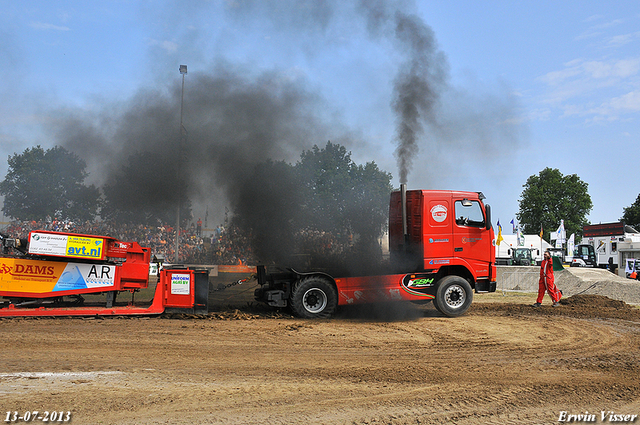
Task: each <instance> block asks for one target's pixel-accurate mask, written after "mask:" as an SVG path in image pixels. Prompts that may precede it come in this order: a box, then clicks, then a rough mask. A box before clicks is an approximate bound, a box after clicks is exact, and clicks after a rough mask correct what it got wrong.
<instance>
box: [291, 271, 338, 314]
mask: <svg viewBox="0 0 640 425" xmlns="http://www.w3.org/2000/svg"><path fill="white" fill-rule="evenodd" d="M337 307H338V294H337V293H336V289H335V288H334V286H333V285H332V284H331V283H330V282H328V281H327V280H326V279H323V278H321V277H319V276H310V277H305V278H303V279H302V280H300V281H299V282H298V284H297V285H296V287H295V289H294V290H293V292H292V293H291V309H292V310H293V312H294V313H295V314H296V316H299V317H303V318H305V319H316V318H326V317H330V316H331V315H332V314H333V313H335V311H336V309H337Z"/></svg>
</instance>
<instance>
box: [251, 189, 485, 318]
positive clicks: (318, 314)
mask: <svg viewBox="0 0 640 425" xmlns="http://www.w3.org/2000/svg"><path fill="white" fill-rule="evenodd" d="M483 200H484V195H483V194H482V193H481V192H459V191H446V190H406V187H405V186H404V185H402V186H401V190H400V191H396V192H393V193H392V194H391V200H390V205H389V251H390V261H389V265H388V266H387V267H386V269H385V271H384V272H383V273H379V271H378V268H375V267H372V270H373V269H374V268H375V269H376V271H375V272H372V274H371V275H358V276H333V275H332V274H330V273H326V272H319V271H309V272H300V271H296V270H294V269H293V268H288V269H284V270H283V269H267V267H265V266H258V268H257V278H258V284H259V285H260V288H258V289H256V291H255V298H256V300H258V301H262V302H265V303H267V304H268V305H271V306H273V307H290V308H291V309H292V310H293V312H294V313H295V314H296V315H298V316H300V317H304V318H325V317H330V316H331V315H332V314H333V313H334V312H335V311H336V309H337V308H338V306H342V305H350V304H359V303H372V302H384V301H393V300H408V301H416V302H425V301H433V303H434V305H435V307H436V308H437V309H438V310H439V311H440V312H441V313H442V314H443V315H445V316H449V317H454V316H459V315H461V314H464V313H465V312H466V311H467V309H468V308H469V306H470V305H471V301H472V299H473V291H474V290H475V292H495V290H496V265H495V247H494V243H495V240H494V232H493V228H492V226H491V213H490V207H489V205H485V204H484V202H483Z"/></svg>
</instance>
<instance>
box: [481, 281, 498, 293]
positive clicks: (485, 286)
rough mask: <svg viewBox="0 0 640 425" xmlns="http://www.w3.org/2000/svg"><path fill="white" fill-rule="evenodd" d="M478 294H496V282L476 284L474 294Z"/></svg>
mask: <svg viewBox="0 0 640 425" xmlns="http://www.w3.org/2000/svg"><path fill="white" fill-rule="evenodd" d="M479 292H496V282H490V281H488V280H480V281H478V282H476V293H479Z"/></svg>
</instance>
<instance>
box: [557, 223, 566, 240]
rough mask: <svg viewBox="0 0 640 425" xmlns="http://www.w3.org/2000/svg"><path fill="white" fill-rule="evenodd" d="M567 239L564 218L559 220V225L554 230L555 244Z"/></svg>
mask: <svg viewBox="0 0 640 425" xmlns="http://www.w3.org/2000/svg"><path fill="white" fill-rule="evenodd" d="M566 241H567V233H566V232H565V231H564V220H560V227H558V230H556V245H557V244H563V243H565V242H566Z"/></svg>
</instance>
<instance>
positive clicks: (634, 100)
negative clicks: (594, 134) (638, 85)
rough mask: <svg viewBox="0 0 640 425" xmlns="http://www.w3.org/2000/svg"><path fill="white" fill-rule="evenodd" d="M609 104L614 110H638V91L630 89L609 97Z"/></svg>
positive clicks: (639, 94)
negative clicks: (624, 92) (611, 97)
mask: <svg viewBox="0 0 640 425" xmlns="http://www.w3.org/2000/svg"><path fill="white" fill-rule="evenodd" d="M609 104H610V105H611V107H612V108H613V109H616V110H623V111H629V112H638V111H640V92H639V91H632V92H629V93H627V94H625V95H622V96H619V97H615V98H613V99H611V101H610V102H609Z"/></svg>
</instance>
